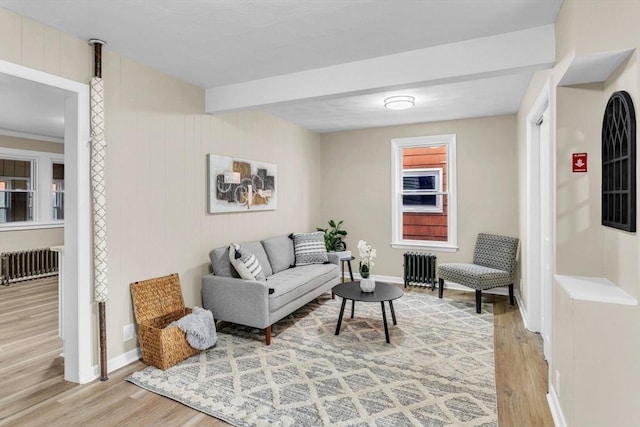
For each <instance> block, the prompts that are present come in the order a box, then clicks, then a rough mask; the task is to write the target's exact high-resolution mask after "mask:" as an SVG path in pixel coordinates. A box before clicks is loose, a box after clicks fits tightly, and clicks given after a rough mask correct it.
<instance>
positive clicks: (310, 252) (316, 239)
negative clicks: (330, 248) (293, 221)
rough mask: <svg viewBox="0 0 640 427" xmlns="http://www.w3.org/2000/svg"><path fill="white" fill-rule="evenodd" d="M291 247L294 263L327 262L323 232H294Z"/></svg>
mask: <svg viewBox="0 0 640 427" xmlns="http://www.w3.org/2000/svg"><path fill="white" fill-rule="evenodd" d="M293 247H294V251H295V254H296V265H309V264H324V263H327V262H329V257H328V256H327V248H326V246H325V245H324V232H322V231H316V232H314V233H294V234H293Z"/></svg>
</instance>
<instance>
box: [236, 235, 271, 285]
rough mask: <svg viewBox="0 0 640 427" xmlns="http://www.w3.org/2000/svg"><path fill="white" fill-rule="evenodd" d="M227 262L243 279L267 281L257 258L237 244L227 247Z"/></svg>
mask: <svg viewBox="0 0 640 427" xmlns="http://www.w3.org/2000/svg"><path fill="white" fill-rule="evenodd" d="M229 261H231V265H233V267H234V268H235V269H236V271H237V272H238V274H239V275H240V277H242V278H243V279H247V280H263V281H264V280H267V278H266V277H265V275H264V273H263V272H262V265H260V261H258V258H256V256H255V255H254V254H252V253H251V252H249V251H248V250H246V249H245V248H243V247H242V246H240V245H238V244H237V243H232V244H230V245H229Z"/></svg>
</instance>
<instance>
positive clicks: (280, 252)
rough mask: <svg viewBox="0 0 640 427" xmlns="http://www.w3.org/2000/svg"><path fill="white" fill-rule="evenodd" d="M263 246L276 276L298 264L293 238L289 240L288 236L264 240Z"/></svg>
mask: <svg viewBox="0 0 640 427" xmlns="http://www.w3.org/2000/svg"><path fill="white" fill-rule="evenodd" d="M292 237H293V236H292ZM262 246H263V247H264V251H265V252H266V253H267V257H269V263H271V268H272V269H273V273H274V274H275V273H278V272H280V271H283V270H286V269H287V268H289V267H291V266H292V265H294V264H295V263H296V255H295V253H294V251H293V238H289V236H287V235H283V236H277V237H271V238H269V239H265V240H263V241H262ZM265 275H266V274H265Z"/></svg>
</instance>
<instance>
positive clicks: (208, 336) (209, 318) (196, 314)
mask: <svg viewBox="0 0 640 427" xmlns="http://www.w3.org/2000/svg"><path fill="white" fill-rule="evenodd" d="M173 325H175V326H177V327H178V328H180V329H181V330H182V331H183V332H184V333H185V334H186V335H187V342H188V343H189V345H190V346H191V347H193V348H195V349H198V350H206V349H208V348H209V347H212V346H213V345H214V344H215V343H216V340H217V339H218V336H217V335H216V325H215V323H214V321H213V314H212V313H211V311H209V310H205V309H204V308H200V307H193V312H192V313H191V314H187V315H186V316H184V317H182V318H180V319H178V320H176V321H175V322H172V323H171V325H169V326H173Z"/></svg>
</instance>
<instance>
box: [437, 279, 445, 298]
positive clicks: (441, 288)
mask: <svg viewBox="0 0 640 427" xmlns="http://www.w3.org/2000/svg"><path fill="white" fill-rule="evenodd" d="M443 293H444V279H442V278H440V279H438V298H442V294H443Z"/></svg>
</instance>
